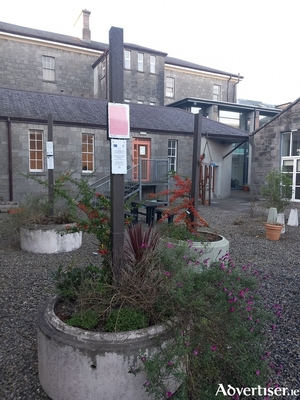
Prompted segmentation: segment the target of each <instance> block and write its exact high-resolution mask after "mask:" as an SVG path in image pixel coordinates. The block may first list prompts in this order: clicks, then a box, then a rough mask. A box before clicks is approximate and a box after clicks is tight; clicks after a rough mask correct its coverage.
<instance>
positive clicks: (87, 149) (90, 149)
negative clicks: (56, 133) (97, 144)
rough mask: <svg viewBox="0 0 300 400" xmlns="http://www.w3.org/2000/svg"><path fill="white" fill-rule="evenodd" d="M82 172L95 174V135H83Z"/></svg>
mask: <svg viewBox="0 0 300 400" xmlns="http://www.w3.org/2000/svg"><path fill="white" fill-rule="evenodd" d="M82 172H85V173H90V172H94V135H92V134H89V133H83V134H82Z"/></svg>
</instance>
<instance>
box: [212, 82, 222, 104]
mask: <svg viewBox="0 0 300 400" xmlns="http://www.w3.org/2000/svg"><path fill="white" fill-rule="evenodd" d="M213 100H215V101H221V86H220V85H214V86H213Z"/></svg>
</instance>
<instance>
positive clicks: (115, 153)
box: [111, 139, 127, 174]
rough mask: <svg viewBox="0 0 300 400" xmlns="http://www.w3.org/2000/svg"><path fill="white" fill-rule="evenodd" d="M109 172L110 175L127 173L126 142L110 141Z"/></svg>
mask: <svg viewBox="0 0 300 400" xmlns="http://www.w3.org/2000/svg"><path fill="white" fill-rule="evenodd" d="M111 172H112V174H126V173H127V148H126V140H118V139H111Z"/></svg>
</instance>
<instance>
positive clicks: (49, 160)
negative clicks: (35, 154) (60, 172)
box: [47, 156, 54, 169]
mask: <svg viewBox="0 0 300 400" xmlns="http://www.w3.org/2000/svg"><path fill="white" fill-rule="evenodd" d="M47 168H48V169H54V157H53V156H47Z"/></svg>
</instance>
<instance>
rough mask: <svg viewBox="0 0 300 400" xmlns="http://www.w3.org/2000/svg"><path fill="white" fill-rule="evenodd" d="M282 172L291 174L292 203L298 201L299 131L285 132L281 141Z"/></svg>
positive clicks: (299, 198)
mask: <svg viewBox="0 0 300 400" xmlns="http://www.w3.org/2000/svg"><path fill="white" fill-rule="evenodd" d="M281 168H282V172H285V173H289V174H291V177H292V180H293V183H292V190H293V194H292V201H297V202H299V201H300V131H298V130H295V131H292V132H285V133H283V134H282V141H281Z"/></svg>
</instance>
